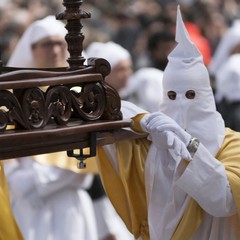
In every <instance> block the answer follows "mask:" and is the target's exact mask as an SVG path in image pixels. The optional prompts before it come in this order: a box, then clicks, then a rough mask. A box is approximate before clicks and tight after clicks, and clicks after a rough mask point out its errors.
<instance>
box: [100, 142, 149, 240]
mask: <svg viewBox="0 0 240 240" xmlns="http://www.w3.org/2000/svg"><path fill="white" fill-rule="evenodd" d="M149 146H150V142H149V141H147V140H146V139H138V140H125V141H121V142H118V143H117V155H118V156H117V157H118V159H121V161H120V163H119V164H118V170H119V175H118V174H117V173H116V172H115V170H114V169H113V166H112V165H111V163H110V162H109V160H108V157H107V156H106V154H105V152H104V150H103V149H102V148H99V149H98V167H99V172H100V175H101V178H102V182H103V185H104V188H105V190H106V192H107V194H108V196H109V199H110V200H111V202H112V203H113V205H114V207H115V209H116V211H117V212H118V214H119V215H120V216H121V218H122V219H123V220H124V222H125V224H126V226H127V228H128V229H129V231H130V232H132V233H133V235H134V236H135V238H136V239H137V238H138V237H139V236H141V237H142V239H143V240H148V239H149V232H148V224H147V202H146V193H145V183H144V162H145V159H146V156H147V152H148V149H149Z"/></svg>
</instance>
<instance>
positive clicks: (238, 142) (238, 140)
mask: <svg viewBox="0 0 240 240" xmlns="http://www.w3.org/2000/svg"><path fill="white" fill-rule="evenodd" d="M223 146H225V147H234V146H236V147H238V148H239V146H240V132H238V131H235V130H232V129H231V128H225V138H224V141H223ZM239 149H240V148H239Z"/></svg>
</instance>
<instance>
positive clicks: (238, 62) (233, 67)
mask: <svg viewBox="0 0 240 240" xmlns="http://www.w3.org/2000/svg"><path fill="white" fill-rule="evenodd" d="M239 66H240V54H234V55H232V56H230V57H229V58H228V60H226V64H224V66H222V67H221V69H220V70H219V71H218V72H217V74H216V95H215V98H216V102H220V101H221V100H222V99H223V98H225V99H226V100H227V101H228V102H236V101H239V100H240V68H239Z"/></svg>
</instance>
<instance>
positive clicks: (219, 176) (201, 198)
mask: <svg viewBox="0 0 240 240" xmlns="http://www.w3.org/2000/svg"><path fill="white" fill-rule="evenodd" d="M176 184H177V186H178V187H180V188H181V189H182V190H183V191H184V192H186V193H188V194H189V195H190V196H191V197H192V198H193V199H195V200H196V201H197V202H198V204H199V205H200V206H201V207H202V208H203V209H204V210H205V211H206V212H207V213H209V214H210V215H212V216H215V217H228V216H231V215H233V214H235V213H236V212H237V210H236V207H235V203H234V199H233V195H232V191H231V187H230V184H229V180H228V178H227V174H226V170H225V167H224V165H223V164H222V163H221V162H220V161H218V160H217V159H215V158H214V157H213V156H212V155H211V154H210V153H209V151H208V150H207V149H206V148H205V147H204V146H203V145H202V144H201V143H200V145H199V147H198V150H197V152H196V153H195V155H194V156H193V159H192V161H190V162H189V164H188V166H187V167H186V169H185V171H184V172H183V174H182V175H181V176H180V177H179V179H178V180H177V182H176Z"/></svg>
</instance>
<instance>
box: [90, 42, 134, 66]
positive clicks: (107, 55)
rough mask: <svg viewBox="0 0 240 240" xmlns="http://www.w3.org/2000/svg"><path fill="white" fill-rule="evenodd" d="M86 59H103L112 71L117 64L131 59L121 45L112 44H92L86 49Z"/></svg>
mask: <svg viewBox="0 0 240 240" xmlns="http://www.w3.org/2000/svg"><path fill="white" fill-rule="evenodd" d="M86 55H87V57H88V58H92V57H94V58H104V59H106V60H107V61H108V62H109V63H110V66H111V68H112V69H113V68H114V67H115V66H116V65H117V64H118V63H119V62H121V61H123V60H128V59H131V55H130V53H129V52H128V51H127V50H126V49H125V48H123V47H122V46H121V45H119V44H117V43H114V42H111V41H110V42H106V43H102V42H93V43H91V44H90V45H89V46H88V47H87V49H86Z"/></svg>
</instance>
